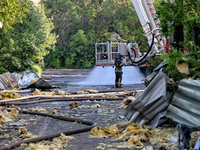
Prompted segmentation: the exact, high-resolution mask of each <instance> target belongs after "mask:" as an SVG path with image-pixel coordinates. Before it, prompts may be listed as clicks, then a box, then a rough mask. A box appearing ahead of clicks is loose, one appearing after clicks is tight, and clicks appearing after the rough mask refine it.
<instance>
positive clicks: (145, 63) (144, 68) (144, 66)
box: [139, 60, 151, 78]
mask: <svg viewBox="0 0 200 150" xmlns="http://www.w3.org/2000/svg"><path fill="white" fill-rule="evenodd" d="M147 63H149V64H151V63H150V61H149V60H146V61H145V62H144V63H142V64H140V65H139V69H140V71H141V72H142V73H143V74H144V76H145V78H146V77H147V73H146V70H147V67H148V64H147Z"/></svg>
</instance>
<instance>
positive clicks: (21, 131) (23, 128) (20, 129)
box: [18, 127, 27, 134]
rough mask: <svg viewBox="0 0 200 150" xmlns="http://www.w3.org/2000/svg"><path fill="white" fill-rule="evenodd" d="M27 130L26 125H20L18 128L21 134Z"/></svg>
mask: <svg viewBox="0 0 200 150" xmlns="http://www.w3.org/2000/svg"><path fill="white" fill-rule="evenodd" d="M26 132H27V129H26V128H25V127H20V128H19V130H18V133H19V134H25V133H26Z"/></svg>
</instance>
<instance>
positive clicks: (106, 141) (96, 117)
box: [0, 70, 157, 150]
mask: <svg viewBox="0 0 200 150" xmlns="http://www.w3.org/2000/svg"><path fill="white" fill-rule="evenodd" d="M90 73H91V70H44V72H43V78H44V79H45V80H46V81H47V82H48V83H50V84H51V85H54V86H58V87H59V88H56V89H54V90H65V91H71V92H72V91H74V92H75V91H78V90H86V89H96V90H99V91H124V90H130V91H134V90H142V89H144V88H145V86H144V85H143V84H124V88H120V89H116V88H114V85H111V84H107V85H103V84H102V85H92V84H90V85H85V84H81V85H79V84H78V83H80V82H82V81H83V80H85V79H86V78H88V77H89V75H90ZM74 83H76V84H74ZM113 83H114V81H113ZM70 103H71V102H70V101H68V102H46V103H38V104H30V105H18V107H20V108H22V109H28V108H36V107H39V108H44V109H45V110H46V111H47V112H48V113H50V112H51V110H52V109H55V108H59V109H57V111H58V114H56V115H61V114H69V115H70V116H73V117H74V118H80V119H84V120H89V121H92V122H95V123H97V125H98V126H102V127H105V126H109V125H114V124H120V123H125V122H127V121H126V120H125V119H120V118H119V116H120V115H122V114H123V111H124V109H120V108H119V106H121V105H122V101H115V100H112V101H97V103H94V102H93V101H81V102H80V101H78V102H77V103H79V104H80V105H82V106H83V105H84V106H88V108H81V109H70V108H69V104H70ZM96 104H99V105H100V107H99V108H97V107H92V106H95V105H96ZM7 107H8V106H7ZM13 122H14V123H16V124H15V125H13V124H12V123H8V124H3V125H2V127H1V131H0V141H1V142H0V147H1V146H4V145H6V144H8V143H10V142H14V141H19V140H21V138H19V134H18V129H19V127H22V126H23V127H25V128H26V129H27V130H28V132H31V133H32V134H33V135H37V136H41V135H46V134H50V133H53V132H56V131H63V130H65V131H66V130H73V129H78V128H81V127H83V126H85V125H82V124H78V123H73V122H68V121H61V120H57V119H52V118H49V117H42V116H36V115H28V114H19V116H18V117H17V118H16V119H14V121H13ZM26 123H28V124H26ZM4 135H9V136H8V137H7V136H4ZM90 135H91V134H90V132H84V133H79V134H74V135H72V136H73V137H74V139H72V140H70V141H68V146H67V147H66V148H65V149H66V150H95V149H96V148H97V147H98V146H99V145H101V146H102V149H105V150H124V149H128V148H118V145H120V143H121V142H122V141H116V140H114V139H112V138H91V137H90ZM102 143H103V144H102ZM145 144H146V145H150V144H149V143H145ZM154 147H155V149H157V148H156V146H154ZM15 149H25V148H15Z"/></svg>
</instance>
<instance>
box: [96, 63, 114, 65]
mask: <svg viewBox="0 0 200 150" xmlns="http://www.w3.org/2000/svg"><path fill="white" fill-rule="evenodd" d="M107 65H114V63H113V62H111V63H96V66H107Z"/></svg>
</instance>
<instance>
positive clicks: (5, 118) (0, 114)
mask: <svg viewBox="0 0 200 150" xmlns="http://www.w3.org/2000/svg"><path fill="white" fill-rule="evenodd" d="M2 110H3V109H2V108H1V110H0V124H3V123H7V122H11V121H12V119H14V118H16V117H17V116H18V111H17V109H16V108H6V109H5V110H3V111H2Z"/></svg>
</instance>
